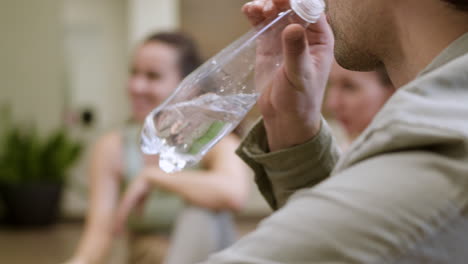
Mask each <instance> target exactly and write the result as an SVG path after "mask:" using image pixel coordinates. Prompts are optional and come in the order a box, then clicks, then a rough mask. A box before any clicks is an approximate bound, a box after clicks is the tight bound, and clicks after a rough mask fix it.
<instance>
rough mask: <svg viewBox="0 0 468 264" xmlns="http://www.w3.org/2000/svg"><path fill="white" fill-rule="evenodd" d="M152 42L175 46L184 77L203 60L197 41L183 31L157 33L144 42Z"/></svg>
mask: <svg viewBox="0 0 468 264" xmlns="http://www.w3.org/2000/svg"><path fill="white" fill-rule="evenodd" d="M151 42H162V43H164V44H166V45H169V46H171V47H174V48H175V49H176V50H177V52H178V53H179V62H178V64H179V70H180V74H181V75H182V77H185V76H187V75H188V74H189V73H191V72H192V71H193V70H195V69H196V68H197V67H198V66H200V64H201V62H202V60H201V57H200V54H199V52H198V48H197V45H196V44H195V41H194V40H193V39H192V38H190V37H189V36H187V35H185V34H183V33H178V32H161V33H156V34H153V35H150V36H149V37H148V38H146V40H145V41H144V42H143V43H144V44H146V43H151Z"/></svg>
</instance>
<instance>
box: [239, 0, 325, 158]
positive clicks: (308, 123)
mask: <svg viewBox="0 0 468 264" xmlns="http://www.w3.org/2000/svg"><path fill="white" fill-rule="evenodd" d="M289 8H290V7H289V1H288V0H256V1H253V2H250V3H247V4H246V5H244V7H243V12H244V13H245V14H246V16H247V17H248V19H249V20H250V22H251V23H252V24H253V25H257V24H259V23H262V22H263V21H264V20H266V19H268V18H270V17H272V16H276V15H277V14H278V13H279V12H281V11H284V10H287V9H289ZM282 42H283V54H284V63H283V65H282V66H281V67H280V70H278V71H277V72H276V73H272V74H275V75H274V77H273V81H272V82H271V84H270V85H268V86H267V87H265V89H264V90H263V93H262V95H261V97H260V99H259V107H260V111H261V112H262V115H263V118H264V123H265V128H266V131H267V137H268V144H269V147H270V151H276V150H280V149H284V148H288V147H291V146H294V145H298V144H302V143H304V142H306V141H308V140H309V139H311V138H312V137H313V136H315V135H316V134H317V133H318V131H319V130H320V123H321V108H322V101H323V96H324V91H325V87H326V83H327V80H328V75H329V73H330V68H331V65H332V61H333V44H334V38H333V34H332V31H331V28H330V26H329V25H328V23H327V21H326V18H325V16H324V15H322V17H321V18H320V19H319V20H318V21H317V23H315V24H310V25H309V26H308V27H307V28H304V27H303V26H302V25H299V24H291V25H288V26H287V27H286V28H285V29H284V30H283V32H282ZM263 43H264V42H263ZM257 67H261V64H260V65H257Z"/></svg>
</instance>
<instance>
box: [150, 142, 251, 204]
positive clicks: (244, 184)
mask: <svg viewBox="0 0 468 264" xmlns="http://www.w3.org/2000/svg"><path fill="white" fill-rule="evenodd" d="M238 143H239V141H238V139H237V137H236V136H234V135H229V136H227V137H225V138H224V139H223V140H221V141H220V142H219V143H218V144H217V145H216V146H215V147H214V148H213V149H212V150H211V151H210V152H209V153H208V154H207V155H206V156H205V158H204V159H203V161H202V165H203V166H204V167H205V168H206V170H185V171H182V172H179V173H175V174H167V173H164V172H162V171H161V170H160V169H159V168H158V167H156V166H151V167H148V168H147V169H146V170H145V171H144V172H143V173H144V174H145V175H144V177H146V178H148V180H149V181H150V182H151V183H152V185H153V186H156V187H159V188H161V189H164V190H167V191H171V192H174V193H177V194H179V195H180V196H182V197H183V198H184V199H186V200H187V201H188V202H190V203H193V204H195V205H198V206H200V207H205V208H210V209H215V210H216V209H229V210H240V209H241V208H242V207H243V205H244V203H245V201H246V199H247V196H248V170H247V168H246V166H245V165H244V164H243V162H242V161H241V160H240V159H239V158H238V157H237V156H236V154H235V150H236V147H237V146H238Z"/></svg>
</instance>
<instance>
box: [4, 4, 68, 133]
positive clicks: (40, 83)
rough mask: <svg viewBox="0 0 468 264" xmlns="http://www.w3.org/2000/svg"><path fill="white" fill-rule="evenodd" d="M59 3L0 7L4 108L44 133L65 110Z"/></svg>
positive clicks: (60, 6) (59, 120)
mask: <svg viewBox="0 0 468 264" xmlns="http://www.w3.org/2000/svg"><path fill="white" fill-rule="evenodd" d="M61 9H62V1H61V0H41V1H30V0H9V1H8V0H3V1H1V5H0V32H1V37H0V38H1V40H0V45H1V46H0V103H4V102H8V103H9V104H11V105H12V107H13V113H14V116H15V117H16V118H20V119H22V120H32V121H34V122H35V123H36V124H37V125H38V127H39V129H40V130H42V131H44V130H49V129H51V128H55V127H56V126H57V125H58V124H59V123H60V122H61V117H62V109H63V106H64V85H65V80H64V70H63V41H62V40H63V38H62V23H61V17H60V15H61Z"/></svg>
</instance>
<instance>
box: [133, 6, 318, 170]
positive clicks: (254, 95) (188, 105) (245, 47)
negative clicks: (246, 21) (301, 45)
mask: <svg viewBox="0 0 468 264" xmlns="http://www.w3.org/2000/svg"><path fill="white" fill-rule="evenodd" d="M290 2H291V8H292V9H291V10H288V11H285V12H282V13H280V14H279V15H278V16H277V17H276V18H273V19H271V20H269V21H266V22H264V23H263V24H260V25H258V26H257V27H255V28H254V29H252V30H251V31H249V32H248V33H246V34H245V35H243V36H242V37H241V38H239V39H238V40H237V41H235V42H233V43H232V44H231V45H229V46H228V47H226V48H225V49H223V50H222V51H221V52H219V53H218V54H217V55H215V56H214V57H212V58H211V59H209V60H208V61H207V62H205V63H204V64H203V65H202V66H200V67H199V68H198V69H196V70H195V71H194V72H192V73H191V74H190V75H189V76H187V77H186V78H185V79H184V80H183V81H182V82H181V83H180V85H179V86H178V87H177V89H176V90H175V91H174V92H173V93H172V94H171V96H169V98H167V99H166V101H165V102H164V103H162V104H161V105H160V106H158V107H157V108H156V109H154V110H153V111H152V112H151V113H150V114H149V115H148V116H147V118H146V120H145V124H144V127H143V130H142V136H141V148H142V151H143V152H144V153H146V154H159V166H160V168H161V169H162V170H164V171H166V172H176V171H179V170H181V169H183V168H185V167H188V166H191V165H194V164H196V163H197V162H199V161H200V160H201V159H202V157H203V156H204V155H205V154H206V153H207V152H208V150H210V149H211V148H212V147H213V146H214V145H215V144H216V143H217V142H218V141H219V140H220V139H221V138H222V137H223V136H225V135H227V134H228V133H230V132H231V131H232V130H233V129H234V128H235V127H236V126H237V125H238V124H239V122H240V121H241V120H242V119H243V118H244V116H245V115H246V114H247V112H248V111H249V110H250V109H251V108H252V107H253V106H254V104H255V103H256V101H257V99H258V97H259V95H260V93H261V91H262V90H263V88H264V87H265V86H266V85H268V84H269V83H270V82H271V81H272V79H271V77H272V76H273V75H274V72H275V71H276V70H277V69H278V68H279V67H280V66H281V64H282V59H283V58H282V54H281V53H282V46H281V32H282V31H283V29H284V28H285V27H286V26H287V25H289V24H291V23H300V24H303V25H304V26H306V25H307V24H308V23H314V22H316V21H317V19H318V18H319V17H320V14H321V13H322V12H323V11H324V9H325V4H324V2H323V0H290ZM256 65H261V67H256Z"/></svg>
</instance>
